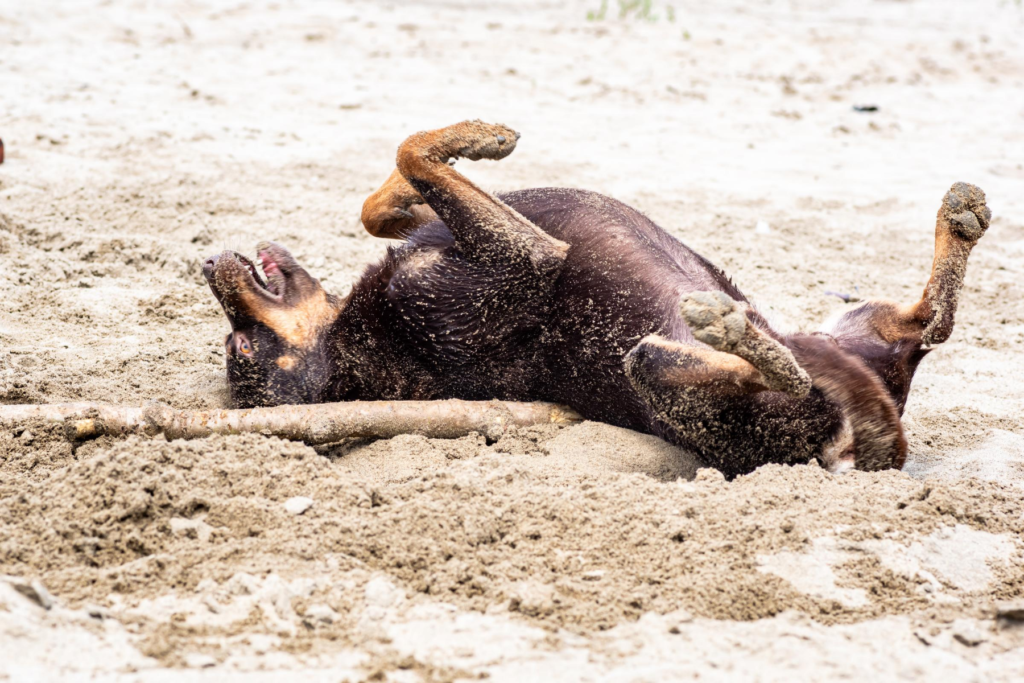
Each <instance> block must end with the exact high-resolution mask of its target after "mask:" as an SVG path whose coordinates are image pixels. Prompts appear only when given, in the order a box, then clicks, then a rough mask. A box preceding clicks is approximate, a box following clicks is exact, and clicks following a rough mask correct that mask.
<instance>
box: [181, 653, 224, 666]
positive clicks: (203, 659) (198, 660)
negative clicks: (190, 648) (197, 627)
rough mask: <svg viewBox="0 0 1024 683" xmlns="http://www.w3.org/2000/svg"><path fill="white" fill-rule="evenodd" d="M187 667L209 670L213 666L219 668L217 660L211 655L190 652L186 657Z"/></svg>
mask: <svg viewBox="0 0 1024 683" xmlns="http://www.w3.org/2000/svg"><path fill="white" fill-rule="evenodd" d="M185 666H186V667H187V668H189V669H208V668H210V667H211V666H217V660H216V659H214V658H213V657H211V656H210V655H204V654H200V653H198V652H189V653H188V654H187V655H185Z"/></svg>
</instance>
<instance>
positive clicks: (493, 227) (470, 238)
mask: <svg viewBox="0 0 1024 683" xmlns="http://www.w3.org/2000/svg"><path fill="white" fill-rule="evenodd" d="M518 139H519V134H518V133H516V132H515V131H514V130H512V129H511V128H507V127H505V126H502V125H498V124H488V123H483V122H481V121H464V122H463V123H457V124H455V125H453V126H448V127H447V128H441V129H439V130H434V131H429V132H423V133H416V134H415V135H413V136H411V137H409V138H408V139H407V140H406V141H405V142H403V143H402V145H401V146H400V147H399V148H398V158H397V165H398V172H399V173H401V175H402V176H403V177H404V178H405V180H406V181H408V183H409V185H410V186H411V187H412V188H413V189H414V190H415V191H416V192H417V193H418V194H419V195H420V196H421V197H422V198H423V200H424V201H425V202H426V203H427V204H428V205H429V206H430V208H431V209H433V210H434V211H435V212H436V213H437V216H438V217H439V218H440V219H441V220H442V221H444V223H445V225H447V226H448V229H449V230H451V232H452V235H453V236H454V238H455V243H456V245H457V246H458V248H459V250H460V251H461V252H462V254H463V256H465V257H466V258H469V259H471V260H475V261H478V262H485V263H486V262H491V263H495V264H501V265H504V266H508V265H515V266H521V267H525V268H529V269H532V270H535V271H538V272H540V273H544V274H550V273H553V272H557V271H558V270H559V269H560V268H561V264H562V262H563V261H564V259H565V254H566V252H567V251H568V248H569V247H568V245H567V244H565V243H564V242H561V241H559V240H557V239H555V238H554V237H552V236H550V235H548V234H547V233H546V232H544V231H543V230H541V229H540V228H538V227H537V226H536V225H534V224H533V223H531V222H530V221H528V220H527V219H526V218H524V217H523V216H522V215H520V214H519V213H518V212H517V211H515V210H514V209H512V208H511V207H509V206H508V205H506V204H505V203H504V202H502V201H501V200H499V199H498V198H497V197H495V196H493V195H491V194H490V193H488V192H485V191H484V190H482V189H480V188H479V187H477V186H476V185H474V184H473V183H472V182H470V181H469V180H467V179H466V178H465V177H464V176H463V175H461V174H460V173H459V172H458V171H456V170H455V169H454V168H452V167H451V166H450V165H449V163H448V162H449V161H450V160H452V159H457V158H465V159H470V160H473V161H475V160H478V159H503V158H504V157H506V156H508V155H509V154H511V153H512V150H513V149H515V146H516V141H517V140H518Z"/></svg>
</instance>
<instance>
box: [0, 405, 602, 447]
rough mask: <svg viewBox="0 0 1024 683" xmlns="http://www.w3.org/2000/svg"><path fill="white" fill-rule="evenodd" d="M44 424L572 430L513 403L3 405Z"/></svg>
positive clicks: (334, 437) (204, 430)
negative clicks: (550, 427)
mask: <svg viewBox="0 0 1024 683" xmlns="http://www.w3.org/2000/svg"><path fill="white" fill-rule="evenodd" d="M37 419H43V420H48V421H51V422H63V423H64V426H65V427H64V432H65V434H66V436H67V437H68V439H70V440H73V441H84V440H87V439H94V438H96V437H98V436H104V435H111V436H120V435H128V434H147V435H150V436H155V435H157V434H164V435H165V436H166V437H167V438H168V439H197V438H202V437H204V436H210V435H211V434H242V433H248V432H252V433H256V434H265V435H268V436H278V437H281V438H282V439H291V440H293V441H305V442H306V443H309V444H322V443H331V442H333V441H340V440H341V439H345V438H350V437H376V438H390V437H392V436H398V435H399V434H422V435H423V436H428V437H433V438H441V439H453V438H458V437H460V436H465V435H467V434H469V433H471V432H478V433H480V434H483V435H484V436H486V437H487V438H488V439H491V440H494V439H498V438H499V437H501V435H502V434H504V433H505V432H507V431H508V430H509V428H510V427H527V426H532V425H542V424H572V423H575V422H579V421H581V420H582V419H583V418H581V417H580V416H579V415H577V414H576V413H575V412H574V411H573V410H571V409H569V408H566V407H564V406H560V405H556V404H554V403H514V402H511V401H460V400H456V399H451V400H447V401H350V402H347V403H319V404H315V405H296V406H277V407H275V408H250V409H244V410H203V411H200V410H194V411H193V410H175V409H174V408H171V407H170V406H168V405H166V404H163V403H158V402H151V403H148V404H147V405H145V406H142V407H138V406H114V405H108V404H103V403H56V404H52V405H0V425H11V426H13V425H18V424H21V423H24V422H27V421H29V420H37Z"/></svg>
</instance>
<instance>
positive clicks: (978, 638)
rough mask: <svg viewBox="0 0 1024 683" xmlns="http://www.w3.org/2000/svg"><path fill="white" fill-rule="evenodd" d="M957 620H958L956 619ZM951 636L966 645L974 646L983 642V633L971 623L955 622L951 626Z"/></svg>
mask: <svg viewBox="0 0 1024 683" xmlns="http://www.w3.org/2000/svg"><path fill="white" fill-rule="evenodd" d="M957 621H958V622H959V621H960V620H957ZM953 637H954V638H956V639H957V641H958V642H960V643H962V644H963V645H966V646H967V647H976V646H978V645H980V644H982V643H984V642H985V634H984V633H982V632H981V631H979V630H978V629H977V627H975V626H974V625H972V624H966V623H957V624H955V625H954V627H953Z"/></svg>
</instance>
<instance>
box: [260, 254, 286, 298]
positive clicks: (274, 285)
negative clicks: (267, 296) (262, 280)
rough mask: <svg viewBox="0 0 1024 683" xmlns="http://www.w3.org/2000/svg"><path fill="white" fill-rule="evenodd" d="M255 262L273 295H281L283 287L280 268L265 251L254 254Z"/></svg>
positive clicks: (282, 275)
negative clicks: (261, 270)
mask: <svg viewBox="0 0 1024 683" xmlns="http://www.w3.org/2000/svg"><path fill="white" fill-rule="evenodd" d="M256 262H257V263H258V264H259V266H260V268H262V269H263V275H264V276H265V277H266V278H267V285H268V287H269V289H270V291H271V292H273V293H274V294H278V295H279V294H281V291H282V286H283V285H284V279H285V278H284V274H283V273H282V272H281V268H280V266H278V265H277V263H276V262H275V261H274V259H273V258H272V257H271V256H270V252H269V251H267V250H260V251H258V252H257V253H256Z"/></svg>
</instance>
